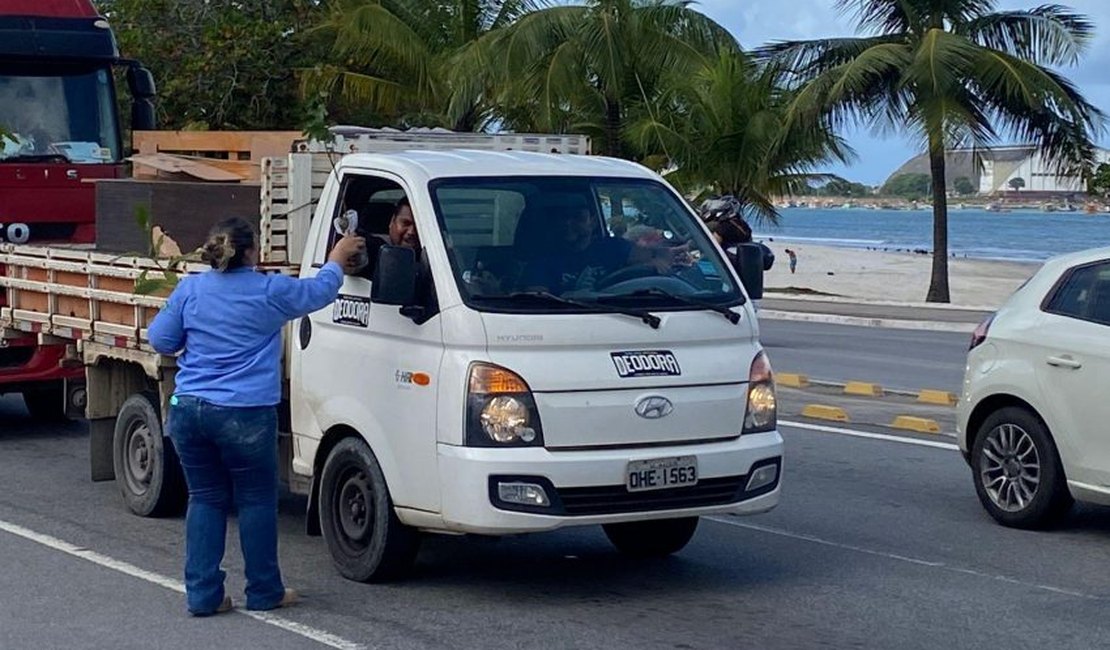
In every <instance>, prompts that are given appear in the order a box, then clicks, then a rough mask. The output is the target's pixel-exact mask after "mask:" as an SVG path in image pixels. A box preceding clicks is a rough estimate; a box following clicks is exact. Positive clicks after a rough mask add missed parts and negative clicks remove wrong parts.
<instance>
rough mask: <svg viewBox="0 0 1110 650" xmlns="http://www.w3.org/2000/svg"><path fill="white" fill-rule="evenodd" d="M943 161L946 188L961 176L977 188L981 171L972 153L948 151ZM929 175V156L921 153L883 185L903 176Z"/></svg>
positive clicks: (907, 162) (967, 151) (968, 151)
mask: <svg viewBox="0 0 1110 650" xmlns="http://www.w3.org/2000/svg"><path fill="white" fill-rule="evenodd" d="M944 159H945V160H944V176H945V184H946V185H947V186H948V187H952V184H953V183H954V182H955V180H956V179H957V178H960V177H961V176H962V177H965V178H967V179H968V180H969V181H971V184H972V185H974V186H975V187H979V176H980V174H981V173H982V171H981V169H980V168H979V166H978V165H977V164H976V163H975V154H974V153H973V152H972V151H970V150H965V151H949V152H948V153H947V154H946V155H945V157H944ZM929 173H930V171H929V155H928V154H924V153H923V154H921V155H918V156H914V157H913V158H910V159H909V160H908V161H906V162H905V163H904V164H903V165H902V166H901V167H899V168H898V169H897V170H895V172H894V173H893V174H891V175H890V176H889V177H888V178H887V179H886V181H884V183H883V184H884V185H885V184H886V183H887V182H889V181H890V179H892V178H894V177H895V176H901V175H903V174H929Z"/></svg>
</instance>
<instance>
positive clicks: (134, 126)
mask: <svg viewBox="0 0 1110 650" xmlns="http://www.w3.org/2000/svg"><path fill="white" fill-rule="evenodd" d="M156 128H158V120H157V119H156V118H155V116H154V103H153V102H151V101H150V100H149V99H133V100H131V130H132V131H153V130H154V129H156Z"/></svg>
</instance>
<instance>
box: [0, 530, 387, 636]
mask: <svg viewBox="0 0 1110 650" xmlns="http://www.w3.org/2000/svg"><path fill="white" fill-rule="evenodd" d="M0 530H2V531H4V532H7V533H11V534H12V535H15V536H17V537H22V538H23V539H26V540H29V541H32V542H35V543H36V544H41V545H42V546H45V547H47V548H50V549H53V550H55V551H61V552H62V553H65V554H67V555H72V556H73V557H76V558H80V559H82V560H85V561H88V562H92V563H93V564H96V565H98V566H102V567H104V568H106V569H111V570H112V571H116V572H118V573H122V574H124V575H128V576H131V577H132V578H138V579H140V580H144V581H146V582H149V583H151V584H154V585H158V586H159V587H163V588H165V589H169V590H170V591H176V592H178V593H181V594H183V593H185V584H184V583H182V582H181V581H180V580H175V579H173V578H170V577H167V576H164V575H162V574H160V573H154V572H153V571H147V570H146V569H142V568H139V567H137V566H135V565H134V564H130V563H128V562H124V561H122V560H117V559H115V558H113V557H109V556H107V555H104V554H103V553H97V552H96V551H92V550H89V549H87V548H82V547H80V546H77V545H76V544H70V543H69V542H67V541H65V540H63V539H58V538H57V537H52V536H50V535H44V534H43V533H38V532H35V531H33V530H31V529H29V528H24V527H23V526H20V525H18V524H13V523H11V522H7V521H4V520H0ZM233 611H235V612H236V613H239V614H243V615H244V616H248V617H250V618H253V619H254V620H256V621H261V622H263V623H265V624H267V625H272V626H274V627H277V628H281V629H283V630H285V631H287V632H292V633H293V634H297V635H299V636H303V637H304V638H306V639H309V640H311V641H315V642H317V643H319V644H321V645H325V646H328V647H329V648H336V650H366V646H364V645H362V644H360V643H355V642H353V641H348V640H347V639H344V638H342V637H339V636H336V635H334V634H332V633H330V632H325V631H324V630H320V629H317V628H314V627H312V626H310V625H305V624H303V623H298V622H296V621H291V620H289V619H287V618H283V617H281V616H278V615H277V614H274V613H273V612H252V611H249V610H243V609H236V610H233Z"/></svg>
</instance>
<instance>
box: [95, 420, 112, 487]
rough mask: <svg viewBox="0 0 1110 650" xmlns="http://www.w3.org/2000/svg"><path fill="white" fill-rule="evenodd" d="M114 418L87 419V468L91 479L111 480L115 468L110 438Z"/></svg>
mask: <svg viewBox="0 0 1110 650" xmlns="http://www.w3.org/2000/svg"><path fill="white" fill-rule="evenodd" d="M115 431H116V419H115V418H100V419H96V420H89V469H90V470H91V471H92V480H93V481H112V480H115V478H116V470H115V467H114V465H113V464H112V438H113V437H114V436H115Z"/></svg>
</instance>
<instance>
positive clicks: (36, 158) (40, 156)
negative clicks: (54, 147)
mask: <svg viewBox="0 0 1110 650" xmlns="http://www.w3.org/2000/svg"><path fill="white" fill-rule="evenodd" d="M6 162H29V163H36V162H39V163H45V162H62V163H68V162H69V158H66V157H65V156H63V155H62V154H60V153H21V154H15V155H14V156H4V157H0V163H6Z"/></svg>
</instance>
